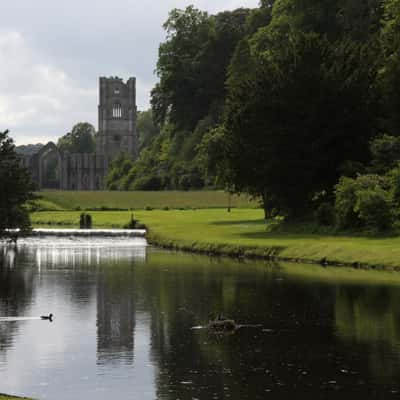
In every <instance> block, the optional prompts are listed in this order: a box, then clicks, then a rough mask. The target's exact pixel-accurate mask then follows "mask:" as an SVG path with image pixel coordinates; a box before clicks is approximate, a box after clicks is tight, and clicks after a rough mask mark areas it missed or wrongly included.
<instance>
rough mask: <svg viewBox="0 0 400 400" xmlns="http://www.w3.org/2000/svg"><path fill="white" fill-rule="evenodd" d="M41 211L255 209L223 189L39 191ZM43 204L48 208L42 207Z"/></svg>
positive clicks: (252, 203)
mask: <svg viewBox="0 0 400 400" xmlns="http://www.w3.org/2000/svg"><path fill="white" fill-rule="evenodd" d="M37 194H38V195H39V196H40V197H41V199H42V200H41V201H42V203H41V204H39V206H42V207H41V209H42V210H49V211H52V210H57V209H63V210H76V209H78V208H79V209H81V210H144V209H146V208H147V209H149V208H151V209H159V210H161V209H165V208H169V209H185V208H227V207H228V206H229V205H231V207H235V208H258V207H259V202H258V201H255V200H251V199H250V198H249V197H248V196H244V195H243V196H236V195H232V196H229V195H228V194H227V193H225V192H223V191H216V190H214V191H188V192H183V191H160V192H148V191H136V192H111V191H102V192H88V191H85V192H73V191H71V192H60V191H43V192H40V193H37ZM46 205H47V206H48V207H49V208H46Z"/></svg>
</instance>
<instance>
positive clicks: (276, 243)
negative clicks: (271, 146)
mask: <svg viewBox="0 0 400 400" xmlns="http://www.w3.org/2000/svg"><path fill="white" fill-rule="evenodd" d="M79 215H80V213H79V212H36V213H33V214H32V216H31V217H32V223H33V225H34V226H36V227H44V226H53V227H61V228H62V227H78V221H79ZM91 215H92V217H93V223H94V227H95V228H96V227H98V228H100V227H107V228H117V227H122V226H123V225H124V224H126V223H127V222H128V221H129V219H130V216H131V212H129V211H95V212H91ZM134 217H135V218H137V219H139V220H140V222H142V223H144V224H146V225H147V226H148V228H149V235H148V237H149V240H150V241H151V242H152V243H155V244H158V245H164V246H168V247H173V248H180V249H185V250H192V251H202V252H208V253H213V254H217V253H218V254H229V255H239V256H249V257H251V256H253V257H269V256H273V257H276V258H278V259H281V260H299V261H320V260H321V259H323V258H326V259H327V260H328V261H330V262H332V263H343V264H352V263H358V264H361V265H362V266H370V267H375V266H377V267H385V268H396V269H398V268H400V237H393V238H369V237H357V236H334V235H317V234H309V235H307V234H293V233H284V232H273V231H271V230H270V229H269V228H270V227H269V226H267V225H266V223H265V221H264V220H263V211H262V210H257V209H235V210H232V212H231V213H228V212H227V211H226V210H225V209H203V210H184V211H183V210H182V211H179V210H169V211H163V210H153V211H144V210H142V211H135V212H134Z"/></svg>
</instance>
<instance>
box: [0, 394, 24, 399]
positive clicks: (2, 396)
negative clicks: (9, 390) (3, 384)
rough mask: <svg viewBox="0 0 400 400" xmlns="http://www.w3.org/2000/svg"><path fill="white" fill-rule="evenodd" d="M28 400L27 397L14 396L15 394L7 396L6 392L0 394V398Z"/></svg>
mask: <svg viewBox="0 0 400 400" xmlns="http://www.w3.org/2000/svg"><path fill="white" fill-rule="evenodd" d="M18 399H19V400H24V399H25V400H29V399H28V398H27V397H15V396H7V395H6V394H0V400H18Z"/></svg>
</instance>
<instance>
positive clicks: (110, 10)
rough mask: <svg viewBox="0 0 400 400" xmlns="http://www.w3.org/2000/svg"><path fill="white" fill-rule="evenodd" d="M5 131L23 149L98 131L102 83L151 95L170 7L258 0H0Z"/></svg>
mask: <svg viewBox="0 0 400 400" xmlns="http://www.w3.org/2000/svg"><path fill="white" fill-rule="evenodd" d="M0 2H1V5H0V15H1V24H0V131H2V130H5V129H9V130H10V131H11V136H12V137H13V138H14V140H15V141H16V143H17V144H27V143H37V142H47V141H48V140H56V139H57V138H58V137H60V136H61V135H63V134H65V133H66V132H67V131H69V130H70V129H71V127H72V126H73V124H74V123H76V122H79V121H88V122H91V123H92V124H93V125H94V126H95V127H96V129H97V105H98V90H97V85H98V77H99V76H120V77H122V78H124V79H127V78H128V77H130V76H136V79H137V101H138V108H139V110H143V109H147V108H148V107H149V93H150V90H151V88H152V87H153V85H154V83H155V82H156V79H157V78H156V76H155V75H154V68H155V64H156V60H157V51H158V45H159V43H160V42H161V41H162V40H163V39H164V32H163V29H162V24H163V23H164V22H165V20H166V19H167V16H168V12H169V11H170V10H171V9H172V8H185V7H186V6H188V5H190V4H194V5H195V6H196V7H197V8H200V9H202V10H207V11H209V12H210V13H215V12H218V11H221V10H233V9H235V8H238V7H256V6H257V5H258V0H214V1H213V0H192V1H185V0H159V1H155V0H147V1H145V0H142V1H138V0H66V1H58V0H13V1H7V2H6V1H5V0H0Z"/></svg>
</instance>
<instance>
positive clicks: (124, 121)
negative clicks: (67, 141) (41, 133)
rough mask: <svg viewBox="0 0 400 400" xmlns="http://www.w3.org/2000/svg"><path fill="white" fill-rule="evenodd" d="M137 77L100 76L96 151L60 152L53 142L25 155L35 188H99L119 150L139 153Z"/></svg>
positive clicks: (135, 156) (128, 153) (133, 155)
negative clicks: (31, 153)
mask: <svg viewBox="0 0 400 400" xmlns="http://www.w3.org/2000/svg"><path fill="white" fill-rule="evenodd" d="M136 114H137V108H136V80H135V78H129V79H128V81H127V82H126V83H124V81H123V80H122V79H121V78H117V77H111V78H104V77H101V78H100V85H99V108H98V118H99V131H98V133H97V135H96V152H95V153H92V154H70V153H66V152H61V151H59V149H58V148H57V146H56V145H55V144H54V143H53V142H49V143H47V144H46V145H45V146H44V147H43V148H41V149H40V151H39V152H37V153H36V154H34V155H33V156H30V157H25V158H24V160H23V163H24V165H25V166H26V167H27V168H28V169H29V170H30V172H31V175H32V180H33V182H34V183H35V185H36V188H37V190H42V189H57V190H102V189H104V188H105V183H104V179H105V176H106V175H107V172H108V168H109V165H110V163H111V161H112V160H114V159H115V158H117V157H118V156H119V155H121V154H125V155H127V156H130V157H131V158H133V159H136V158H137V157H138V137H137V131H136Z"/></svg>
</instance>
